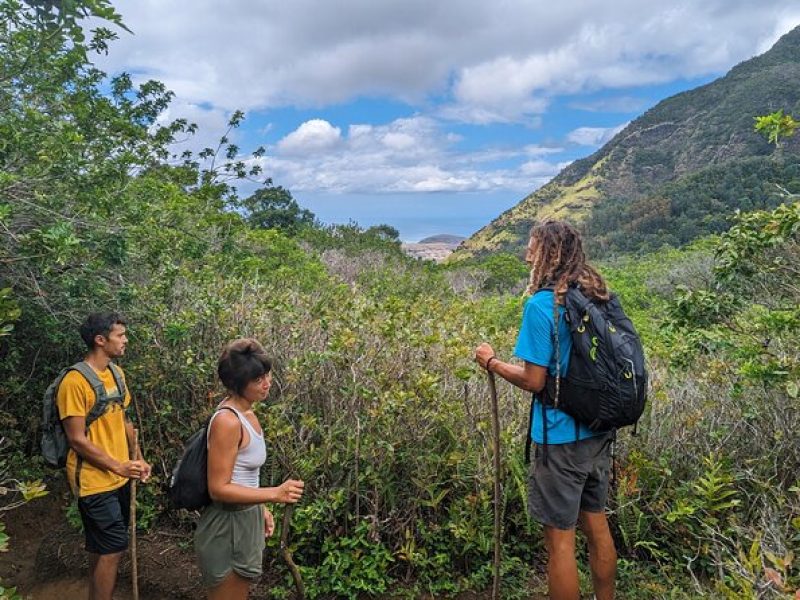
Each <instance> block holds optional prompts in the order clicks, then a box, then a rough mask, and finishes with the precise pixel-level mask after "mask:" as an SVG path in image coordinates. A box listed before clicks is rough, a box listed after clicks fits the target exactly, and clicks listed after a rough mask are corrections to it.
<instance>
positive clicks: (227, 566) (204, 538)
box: [194, 503, 264, 587]
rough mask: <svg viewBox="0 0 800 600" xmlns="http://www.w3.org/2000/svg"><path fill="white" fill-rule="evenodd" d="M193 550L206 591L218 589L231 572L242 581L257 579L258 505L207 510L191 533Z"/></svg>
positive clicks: (259, 555) (261, 542) (260, 514)
mask: <svg viewBox="0 0 800 600" xmlns="http://www.w3.org/2000/svg"><path fill="white" fill-rule="evenodd" d="M235 508H238V507H235ZM194 549H195V552H197V560H198V563H199V564H200V572H201V573H202V575H203V583H204V584H205V585H206V586H207V587H215V586H217V585H219V584H220V583H222V580H223V579H225V578H226V577H227V576H228V575H229V574H230V572H231V571H233V572H234V573H236V574H237V575H239V576H240V577H244V578H245V579H252V580H256V579H258V578H259V577H260V576H261V559H262V553H263V551H264V512H263V509H262V507H261V505H260V504H256V505H253V506H247V507H246V508H244V509H239V510H235V509H234V510H231V509H230V507H229V506H228V505H221V504H217V503H213V504H211V505H209V506H207V507H206V508H205V509H204V510H203V514H202V515H201V516H200V522H199V523H198V524H197V529H196V530H195V532H194Z"/></svg>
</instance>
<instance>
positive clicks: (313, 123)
mask: <svg viewBox="0 0 800 600" xmlns="http://www.w3.org/2000/svg"><path fill="white" fill-rule="evenodd" d="M341 139H342V130H341V129H339V128H338V127H334V126H333V125H331V124H330V123H328V122H327V121H324V120H322V119H311V120H310V121H306V122H305V123H303V124H302V125H300V127H298V128H297V129H295V130H294V131H293V132H292V133H290V134H289V135H287V136H286V137H285V138H283V139H282V140H281V141H280V142H278V148H279V149H280V151H281V152H282V153H284V154H318V153H320V152H328V151H330V150H333V149H334V148H335V147H336V146H337V145H338V144H339V142H340V141H341Z"/></svg>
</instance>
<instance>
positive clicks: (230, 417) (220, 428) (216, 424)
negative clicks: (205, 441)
mask: <svg viewBox="0 0 800 600" xmlns="http://www.w3.org/2000/svg"><path fill="white" fill-rule="evenodd" d="M240 428H241V423H240V422H239V417H238V416H237V415H236V414H235V413H234V412H232V411H230V410H220V411H218V412H217V414H216V416H215V417H214V419H213V420H212V421H211V428H210V429H209V432H208V434H209V435H222V436H228V435H232V434H234V433H235V434H236V436H237V438H238V435H239V429H240Z"/></svg>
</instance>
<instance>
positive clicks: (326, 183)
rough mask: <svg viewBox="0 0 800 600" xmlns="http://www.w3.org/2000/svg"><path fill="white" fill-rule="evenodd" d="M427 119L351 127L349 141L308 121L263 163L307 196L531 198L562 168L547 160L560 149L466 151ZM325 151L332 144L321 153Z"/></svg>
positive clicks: (271, 150) (281, 180)
mask: <svg viewBox="0 0 800 600" xmlns="http://www.w3.org/2000/svg"><path fill="white" fill-rule="evenodd" d="M459 142H460V137H459V136H453V135H452V134H451V133H449V132H447V131H446V130H444V129H443V128H442V125H441V124H440V123H439V122H438V121H436V120H434V119H431V118H429V117H424V116H416V117H411V118H403V119H396V120H394V121H391V122H389V123H386V124H379V125H375V124H354V125H351V126H350V127H349V129H348V130H347V133H346V134H343V133H341V132H340V131H339V129H338V128H335V127H333V126H332V125H331V124H330V123H328V122H326V121H323V120H321V119H314V120H312V121H307V122H306V123H304V124H303V125H301V126H300V127H298V128H297V130H295V131H293V132H292V133H290V134H289V135H287V136H286V137H285V138H283V139H282V140H280V141H279V142H278V143H277V144H276V145H275V146H274V147H272V148H269V149H268V152H267V155H266V156H265V157H263V158H261V159H258V162H259V164H260V165H261V166H262V167H263V168H264V171H265V172H266V173H269V174H270V176H271V177H272V178H273V179H274V180H275V181H276V182H277V183H279V184H280V185H284V186H286V187H288V188H289V189H291V190H293V191H298V192H303V191H308V192H333V193H359V192H372V193H374V192H381V193H396V192H466V191H494V190H499V189H504V190H509V189H511V190H519V191H520V192H527V191H530V189H531V188H532V187H538V186H539V185H541V184H542V183H544V182H545V181H547V180H548V179H550V178H551V177H552V176H554V175H555V174H556V173H557V172H558V171H559V170H560V168H562V166H563V164H561V163H559V162H557V161H552V162H550V161H547V160H545V158H543V157H545V156H547V155H548V154H553V153H558V152H560V151H561V149H560V148H550V147H544V146H535V145H529V146H525V147H523V148H521V149H494V148H488V149H483V150H480V151H464V150H460V149H459V146H458V144H459ZM323 144H335V151H330V149H329V148H330V147H328V149H327V150H326V151H324V152H321V151H320V150H321V149H322V145H323Z"/></svg>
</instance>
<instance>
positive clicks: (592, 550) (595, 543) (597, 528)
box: [580, 511, 617, 600]
mask: <svg viewBox="0 0 800 600" xmlns="http://www.w3.org/2000/svg"><path fill="white" fill-rule="evenodd" d="M580 527H581V530H582V531H583V532H584V533H585V534H586V541H587V543H588V545H589V567H590V568H591V570H592V585H593V586H594V593H595V596H596V597H597V600H614V590H615V583H616V582H615V580H616V576H617V550H616V548H614V538H612V537H611V531H610V530H609V528H608V520H607V519H606V515H605V513H602V512H587V511H581V514H580Z"/></svg>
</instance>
